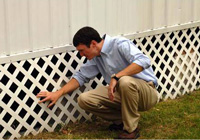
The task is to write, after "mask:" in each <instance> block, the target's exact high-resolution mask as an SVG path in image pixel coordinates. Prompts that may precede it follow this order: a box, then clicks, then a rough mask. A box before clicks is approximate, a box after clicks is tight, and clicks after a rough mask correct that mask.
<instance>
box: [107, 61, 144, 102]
mask: <svg viewBox="0 0 200 140" xmlns="http://www.w3.org/2000/svg"><path fill="white" fill-rule="evenodd" d="M141 71H143V67H141V66H139V65H137V64H135V63H132V64H130V65H129V66H128V67H126V68H125V69H123V70H122V71H120V72H118V73H117V74H116V77H118V78H120V77H122V76H131V75H134V74H137V73H140V72H141ZM116 84H117V81H116V80H115V79H113V78H111V80H110V84H109V87H108V96H109V99H110V100H111V101H113V100H114V92H115V86H116Z"/></svg>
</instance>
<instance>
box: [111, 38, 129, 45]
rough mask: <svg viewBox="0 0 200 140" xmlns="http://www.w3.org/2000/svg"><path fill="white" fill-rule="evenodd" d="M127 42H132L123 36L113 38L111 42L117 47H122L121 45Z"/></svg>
mask: <svg viewBox="0 0 200 140" xmlns="http://www.w3.org/2000/svg"><path fill="white" fill-rule="evenodd" d="M127 41H130V40H129V39H127V38H125V37H123V36H115V37H112V38H111V39H110V42H111V43H112V44H115V45H120V44H123V43H125V42H127Z"/></svg>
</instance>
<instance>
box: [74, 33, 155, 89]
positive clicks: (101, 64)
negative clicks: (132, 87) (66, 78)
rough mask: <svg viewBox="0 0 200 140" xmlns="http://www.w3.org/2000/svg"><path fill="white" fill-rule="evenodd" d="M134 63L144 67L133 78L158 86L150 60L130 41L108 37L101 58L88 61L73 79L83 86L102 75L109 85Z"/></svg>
mask: <svg viewBox="0 0 200 140" xmlns="http://www.w3.org/2000/svg"><path fill="white" fill-rule="evenodd" d="M132 63H136V64H138V65H140V66H142V67H143V71H142V72H140V73H137V74H135V75H132V76H133V77H135V78H139V79H143V80H145V81H147V82H149V81H153V82H154V84H155V85H157V78H156V76H155V75H154V72H153V69H152V67H151V62H150V59H149V58H148V57H147V56H146V55H144V54H143V53H142V52H141V51H140V50H139V49H138V48H137V47H136V46H135V45H134V44H133V42H131V41H130V40H129V39H126V38H124V37H110V36H108V35H106V36H105V39H104V44H103V46H102V49H101V53H100V56H98V57H94V58H93V59H92V60H88V61H87V62H86V63H85V64H83V65H82V66H81V68H80V70H79V71H77V72H76V73H75V74H74V75H73V76H72V77H73V78H75V79H76V80H77V81H78V82H79V84H80V86H82V85H83V84H84V83H87V82H89V80H90V79H93V78H95V76H96V75H97V74H98V73H101V74H102V76H103V77H104V79H105V81H106V82H107V83H108V84H109V83H110V80H111V75H112V74H114V73H115V74H117V73H118V72H120V71H122V70H123V69H124V68H126V67H127V66H129V65H130V64H132Z"/></svg>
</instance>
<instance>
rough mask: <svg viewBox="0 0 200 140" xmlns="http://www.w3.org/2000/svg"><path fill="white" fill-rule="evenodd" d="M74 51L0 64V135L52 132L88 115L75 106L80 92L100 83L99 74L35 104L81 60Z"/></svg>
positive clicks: (102, 80) (77, 66) (68, 76)
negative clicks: (59, 95) (55, 99)
mask: <svg viewBox="0 0 200 140" xmlns="http://www.w3.org/2000/svg"><path fill="white" fill-rule="evenodd" d="M84 61H86V60H85V58H81V57H80V55H79V53H78V52H77V51H74V52H69V53H61V54H55V55H50V56H45V57H41V58H34V59H30V60H24V61H19V62H14V63H11V64H4V65H0V79H1V83H0V87H1V89H0V95H1V96H0V104H1V107H0V120H1V124H0V138H11V139H13V138H15V137H20V136H21V135H23V134H24V135H27V134H29V133H32V134H34V135H35V134H37V133H38V132H41V131H43V130H47V131H53V130H54V129H55V128H56V127H57V125H58V124H60V123H69V122H70V121H72V122H75V121H77V120H79V121H84V120H86V119H87V120H88V119H91V117H92V114H89V113H87V112H85V111H84V110H82V109H81V108H80V107H79V106H78V105H77V97H78V96H79V94H80V93H82V92H84V91H87V90H89V89H91V88H95V87H96V86H97V84H101V83H104V84H105V82H104V79H103V78H102V77H101V75H98V76H97V77H96V78H95V79H94V80H92V81H90V82H89V83H88V84H85V85H84V86H82V87H81V88H80V89H79V90H76V91H74V93H73V94H72V93H70V94H68V95H66V96H63V97H62V98H61V99H59V100H58V102H57V103H56V105H55V106H54V107H53V108H50V109H47V105H48V103H49V102H46V103H42V104H38V101H39V99H37V98H36V95H37V93H39V92H40V91H46V90H48V91H56V90H57V89H60V88H61V87H62V86H63V85H64V84H65V83H66V82H68V81H69V79H70V78H71V76H72V74H73V73H74V71H76V70H78V69H79V67H80V65H81V64H83V63H84Z"/></svg>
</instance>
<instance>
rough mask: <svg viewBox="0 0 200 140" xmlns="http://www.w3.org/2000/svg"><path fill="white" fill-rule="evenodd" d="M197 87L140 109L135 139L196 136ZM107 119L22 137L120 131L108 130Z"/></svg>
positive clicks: (108, 135)
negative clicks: (173, 98) (152, 106)
mask: <svg viewBox="0 0 200 140" xmlns="http://www.w3.org/2000/svg"><path fill="white" fill-rule="evenodd" d="M199 110H200V90H199V91H194V92H193V93H190V94H186V95H184V96H181V97H179V98H177V99H175V100H167V101H163V102H160V103H158V104H157V105H156V106H155V107H154V108H153V109H151V110H149V111H147V112H141V120H140V122H139V127H140V135H141V136H140V138H139V139H199V138H200V112H199ZM109 124H111V122H107V121H104V120H102V119H100V118H96V119H94V120H93V121H92V122H89V121H88V122H84V123H80V122H77V123H74V124H68V125H65V126H63V127H61V129H57V130H55V132H51V133H50V132H43V133H40V134H38V135H36V136H33V135H29V136H26V137H22V139H113V138H116V137H117V135H118V134H119V133H120V132H110V131H108V126H109Z"/></svg>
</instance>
